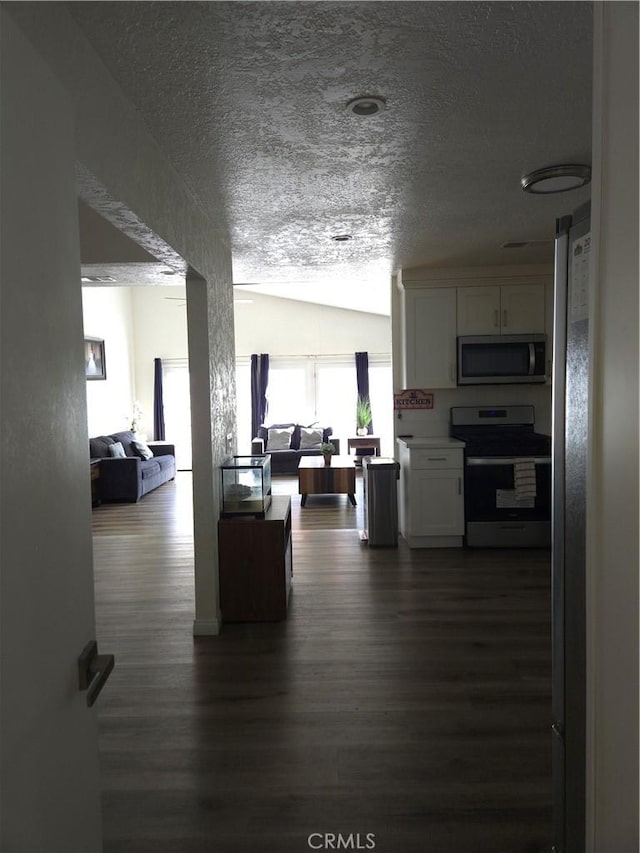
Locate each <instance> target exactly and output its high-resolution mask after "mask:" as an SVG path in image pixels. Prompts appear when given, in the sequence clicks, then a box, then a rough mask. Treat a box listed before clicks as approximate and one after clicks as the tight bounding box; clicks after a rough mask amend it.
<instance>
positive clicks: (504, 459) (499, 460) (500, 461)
mask: <svg viewBox="0 0 640 853" xmlns="http://www.w3.org/2000/svg"><path fill="white" fill-rule="evenodd" d="M525 459H527V460H528V459H531V461H532V462H533V463H534V464H535V465H551V457H550V456H470V457H468V458H467V459H466V461H465V464H466V465H515V464H516V462H522V461H523V460H525Z"/></svg>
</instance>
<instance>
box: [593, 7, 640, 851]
mask: <svg viewBox="0 0 640 853" xmlns="http://www.w3.org/2000/svg"><path fill="white" fill-rule="evenodd" d="M595 11H596V15H595V37H594V137H593V208H592V209H593V217H592V234H593V238H594V253H595V282H594V284H595V287H594V290H595V310H594V311H593V325H594V358H593V359H592V371H593V395H592V397H593V415H592V435H593V441H592V445H591V447H590V453H591V459H590V466H589V477H590V488H589V496H588V511H589V519H588V524H587V671H588V690H587V732H588V734H587V737H588V743H587V839H588V845H587V850H588V851H589V853H609V851H612V853H613V851H615V853H637V850H638V586H639V585H638V479H639V478H638V5H637V4H636V3H602V4H596V7H595Z"/></svg>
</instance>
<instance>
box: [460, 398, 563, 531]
mask: <svg viewBox="0 0 640 853" xmlns="http://www.w3.org/2000/svg"><path fill="white" fill-rule="evenodd" d="M534 423H535V413H534V408H533V406H455V407H454V408H452V409H451V422H450V434H451V436H452V437H453V438H457V439H460V440H461V441H464V442H465V444H466V447H465V466H464V492H465V525H466V539H465V542H466V544H467V545H470V546H472V547H479V548H525V547H527V548H532V547H548V546H549V545H550V544H551V437H550V436H548V435H543V434H541V433H537V432H534Z"/></svg>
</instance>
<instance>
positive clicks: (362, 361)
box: [356, 352, 373, 435]
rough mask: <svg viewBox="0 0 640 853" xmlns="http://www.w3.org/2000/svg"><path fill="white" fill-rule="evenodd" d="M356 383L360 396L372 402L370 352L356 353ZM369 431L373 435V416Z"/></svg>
mask: <svg viewBox="0 0 640 853" xmlns="http://www.w3.org/2000/svg"><path fill="white" fill-rule="evenodd" d="M356 383H357V385H358V397H362V398H363V399H364V400H369V402H371V398H370V397H369V353H368V352H357V353H356ZM367 432H368V433H369V435H373V417H372V418H371V422H370V423H369V426H368V427H367Z"/></svg>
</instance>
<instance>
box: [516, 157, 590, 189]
mask: <svg viewBox="0 0 640 853" xmlns="http://www.w3.org/2000/svg"><path fill="white" fill-rule="evenodd" d="M590 180H591V167H590V166H582V165H579V164H576V163H570V164H565V165H562V166H547V167H546V168H545V169H538V170H537V171H535V172H529V174H528V175H524V176H523V177H522V178H521V179H520V186H521V187H522V189H523V190H524V191H525V192H526V193H538V194H541V195H545V194H547V193H563V192H566V191H567V190H577V189H578V187H584V186H585V185H586V184H588V183H589V181H590Z"/></svg>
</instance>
